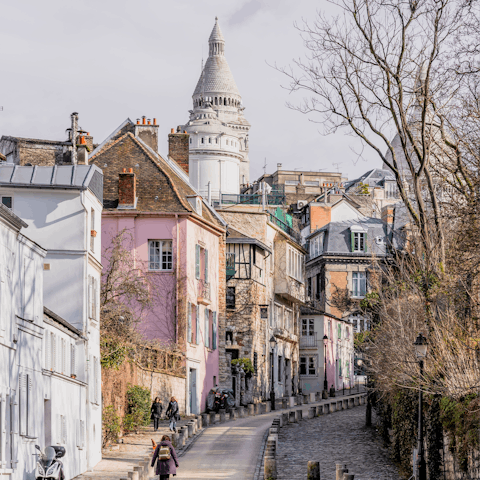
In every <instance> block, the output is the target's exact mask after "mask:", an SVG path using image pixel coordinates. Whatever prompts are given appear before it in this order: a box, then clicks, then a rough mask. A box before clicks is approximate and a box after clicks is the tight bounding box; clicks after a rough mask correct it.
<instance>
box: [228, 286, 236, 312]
mask: <svg viewBox="0 0 480 480" xmlns="http://www.w3.org/2000/svg"><path fill="white" fill-rule="evenodd" d="M227 308H235V287H227Z"/></svg>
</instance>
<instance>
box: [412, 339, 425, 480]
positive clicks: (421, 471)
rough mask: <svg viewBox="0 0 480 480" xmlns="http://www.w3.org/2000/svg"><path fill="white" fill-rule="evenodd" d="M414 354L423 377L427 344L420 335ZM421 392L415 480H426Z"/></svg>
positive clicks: (419, 397)
mask: <svg viewBox="0 0 480 480" xmlns="http://www.w3.org/2000/svg"><path fill="white" fill-rule="evenodd" d="M413 345H414V346H415V353H416V355H417V358H418V363H419V365H420V378H422V377H423V360H424V359H425V357H426V356H427V349H428V342H427V339H426V338H425V337H424V336H423V335H422V334H421V333H419V334H418V337H417V339H416V340H415V343H414V344H413ZM423 457H424V455H423V392H422V388H421V387H420V389H419V391H418V446H417V477H416V479H417V480H427V469H426V464H425V459H424V458H423Z"/></svg>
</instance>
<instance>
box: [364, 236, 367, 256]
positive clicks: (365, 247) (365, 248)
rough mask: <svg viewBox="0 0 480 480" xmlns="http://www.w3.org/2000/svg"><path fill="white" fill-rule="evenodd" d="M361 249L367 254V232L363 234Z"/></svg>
mask: <svg viewBox="0 0 480 480" xmlns="http://www.w3.org/2000/svg"><path fill="white" fill-rule="evenodd" d="M363 249H364V251H365V253H367V232H365V233H364V234H363Z"/></svg>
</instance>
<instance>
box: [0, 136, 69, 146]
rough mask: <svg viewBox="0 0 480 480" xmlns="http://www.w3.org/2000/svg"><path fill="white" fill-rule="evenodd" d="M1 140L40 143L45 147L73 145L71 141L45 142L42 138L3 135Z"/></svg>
mask: <svg viewBox="0 0 480 480" xmlns="http://www.w3.org/2000/svg"><path fill="white" fill-rule="evenodd" d="M1 140H10V141H14V142H25V143H38V144H43V145H71V144H72V142H70V141H69V140H66V141H63V140H45V139H40V138H24V137H12V136H9V135H3V136H2V138H1V139H0V141H1Z"/></svg>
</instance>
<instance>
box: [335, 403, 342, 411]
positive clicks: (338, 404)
mask: <svg viewBox="0 0 480 480" xmlns="http://www.w3.org/2000/svg"><path fill="white" fill-rule="evenodd" d="M342 405H343V401H342V400H339V401H338V402H337V409H336V410H337V412H340V411H341V410H342V408H343V407H342Z"/></svg>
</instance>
